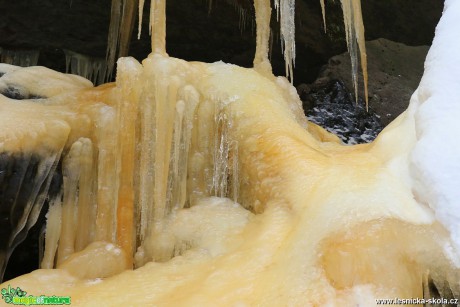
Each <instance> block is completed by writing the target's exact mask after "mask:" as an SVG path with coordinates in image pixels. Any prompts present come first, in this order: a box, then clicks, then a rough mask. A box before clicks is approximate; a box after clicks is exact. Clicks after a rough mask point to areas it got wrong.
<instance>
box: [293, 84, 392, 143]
mask: <svg viewBox="0 0 460 307" xmlns="http://www.w3.org/2000/svg"><path fill="white" fill-rule="evenodd" d="M298 91H299V94H300V97H301V99H302V103H303V108H304V110H305V115H306V116H307V118H308V120H310V121H311V122H313V123H315V124H317V125H320V126H321V127H323V128H325V129H326V130H327V131H329V132H331V133H333V134H335V135H337V136H338V137H339V138H340V139H341V140H342V141H343V142H344V143H345V144H349V145H353V144H361V143H369V142H371V141H373V140H374V139H375V138H376V137H377V135H378V134H379V133H380V131H382V129H383V126H382V124H381V123H380V119H379V116H378V115H377V114H376V113H375V112H374V111H373V110H372V109H369V110H368V111H366V106H365V103H364V101H363V100H362V99H359V100H358V102H356V101H355V100H354V99H353V96H352V95H351V93H350V91H349V90H348V89H347V87H346V86H345V84H344V83H343V82H342V81H340V80H331V81H327V82H317V83H315V84H313V85H312V86H311V87H309V86H299V87H298Z"/></svg>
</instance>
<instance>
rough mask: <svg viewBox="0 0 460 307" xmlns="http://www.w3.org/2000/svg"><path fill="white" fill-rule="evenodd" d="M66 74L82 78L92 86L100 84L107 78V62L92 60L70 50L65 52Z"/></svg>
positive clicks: (98, 59)
mask: <svg viewBox="0 0 460 307" xmlns="http://www.w3.org/2000/svg"><path fill="white" fill-rule="evenodd" d="M64 54H65V62H66V73H71V74H75V75H79V76H82V77H84V78H86V79H88V80H91V81H92V82H93V83H94V84H102V83H104V82H106V81H107V80H108V78H109V76H108V75H107V60H106V59H103V58H93V57H90V56H86V55H83V54H80V53H77V52H74V51H71V50H65V49H64Z"/></svg>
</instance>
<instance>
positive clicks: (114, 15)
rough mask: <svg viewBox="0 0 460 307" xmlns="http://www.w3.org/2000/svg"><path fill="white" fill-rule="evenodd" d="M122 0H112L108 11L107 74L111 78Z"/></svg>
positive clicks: (116, 47)
mask: <svg viewBox="0 0 460 307" xmlns="http://www.w3.org/2000/svg"><path fill="white" fill-rule="evenodd" d="M122 5H123V0H112V9H111V13H110V25H109V36H108V39H107V40H108V42H107V55H106V57H107V74H108V76H109V78H111V76H112V73H113V67H114V65H115V62H116V60H117V54H118V52H117V51H118V43H119V42H118V39H119V37H120V25H121V16H122V15H121V10H122Z"/></svg>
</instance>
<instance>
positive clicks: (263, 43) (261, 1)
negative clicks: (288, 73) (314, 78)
mask: <svg viewBox="0 0 460 307" xmlns="http://www.w3.org/2000/svg"><path fill="white" fill-rule="evenodd" d="M254 8H255V12H256V23H257V39H256V54H255V56H254V68H255V69H256V70H257V71H259V72H260V73H263V74H264V75H266V76H270V75H272V67H271V64H270V61H269V60H268V52H269V41H270V19H271V6H270V0H254Z"/></svg>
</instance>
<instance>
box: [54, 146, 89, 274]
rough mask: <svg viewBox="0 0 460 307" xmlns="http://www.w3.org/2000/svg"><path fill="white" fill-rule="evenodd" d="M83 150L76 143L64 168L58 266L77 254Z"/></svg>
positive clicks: (65, 161) (65, 160)
mask: <svg viewBox="0 0 460 307" xmlns="http://www.w3.org/2000/svg"><path fill="white" fill-rule="evenodd" d="M82 149H83V144H82V142H81V141H77V142H75V143H74V144H73V145H72V147H71V148H70V151H69V153H68V154H67V156H66V157H65V159H64V163H63V167H62V168H63V177H64V201H63V204H62V228H61V235H60V243H59V247H58V259H57V264H58V265H59V264H60V263H62V262H63V261H64V260H65V259H67V258H68V257H69V256H70V255H71V254H73V253H74V252H75V239H76V233H75V231H76V229H77V217H78V207H77V203H78V182H79V180H80V170H81V162H80V158H81V157H82Z"/></svg>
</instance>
